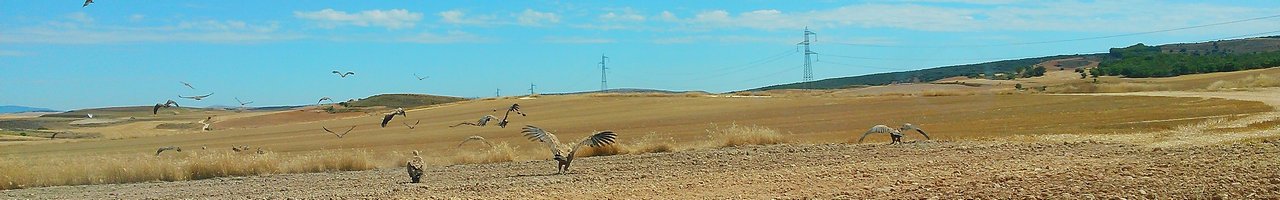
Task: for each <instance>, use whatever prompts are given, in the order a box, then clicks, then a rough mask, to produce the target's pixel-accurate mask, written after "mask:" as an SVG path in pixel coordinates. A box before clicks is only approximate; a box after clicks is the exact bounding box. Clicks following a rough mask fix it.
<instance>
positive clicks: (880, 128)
mask: <svg viewBox="0 0 1280 200" xmlns="http://www.w3.org/2000/svg"><path fill="white" fill-rule="evenodd" d="M892 132H893V128H889V126H885V125H876V126H872V127H871V129H870V130H867V133H863V134H862V137H859V138H858V143H862V139H867V135H871V134H872V133H892Z"/></svg>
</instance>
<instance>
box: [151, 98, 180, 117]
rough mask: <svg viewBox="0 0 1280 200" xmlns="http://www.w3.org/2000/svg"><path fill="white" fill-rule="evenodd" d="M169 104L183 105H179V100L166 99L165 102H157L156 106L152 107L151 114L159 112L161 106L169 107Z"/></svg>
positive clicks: (174, 105)
mask: <svg viewBox="0 0 1280 200" xmlns="http://www.w3.org/2000/svg"><path fill="white" fill-rule="evenodd" d="M169 106H173V107H181V106H178V102H176V101H173V100H172V99H170V100H169V101H166V102H164V103H157V104H156V106H155V107H151V114H152V115H154V114H156V113H159V112H160V108H161V107H165V108H168V107H169Z"/></svg>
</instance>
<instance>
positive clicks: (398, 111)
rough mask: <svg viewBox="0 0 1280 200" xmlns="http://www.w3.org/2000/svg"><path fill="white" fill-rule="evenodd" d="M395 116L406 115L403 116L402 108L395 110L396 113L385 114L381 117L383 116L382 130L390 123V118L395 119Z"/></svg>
mask: <svg viewBox="0 0 1280 200" xmlns="http://www.w3.org/2000/svg"><path fill="white" fill-rule="evenodd" d="M396 115H400V116H406V115H405V114H404V108H396V111H395V112H391V113H387V114H385V115H383V116H382V127H383V128H386V127H387V122H391V118H395V117H396Z"/></svg>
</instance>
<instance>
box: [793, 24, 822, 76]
mask: <svg viewBox="0 0 1280 200" xmlns="http://www.w3.org/2000/svg"><path fill="white" fill-rule="evenodd" d="M810 35H812V36H813V42H817V41H818V33H814V32H813V31H809V27H808V26H805V27H804V41H803V42H800V43H797V44H796V45H804V81H812V80H813V61H811V60H810V59H809V55H813V54H818V53H817V52H813V51H811V50H809V44H810V43H809V42H810V41H809V36H810Z"/></svg>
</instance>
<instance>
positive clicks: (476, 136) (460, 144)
mask: <svg viewBox="0 0 1280 200" xmlns="http://www.w3.org/2000/svg"><path fill="white" fill-rule="evenodd" d="M470 141H480V142H484V144H485V145H488V146H493V144H492V143H489V141H487V140H484V137H480V136H479V135H472V136H471V137H467V139H463V140H462V143H458V147H462V145H463V144H466V143H467V142H470Z"/></svg>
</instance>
